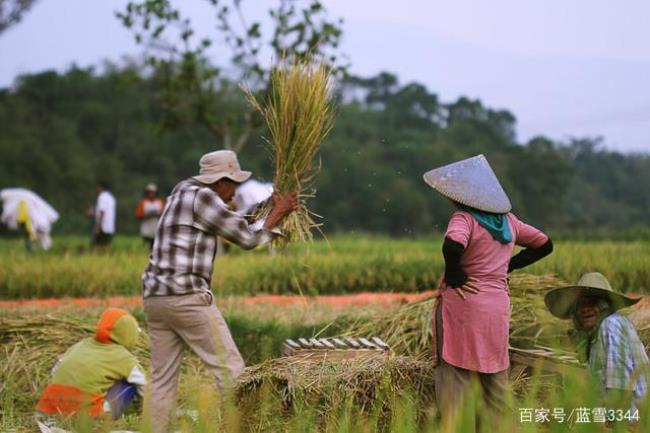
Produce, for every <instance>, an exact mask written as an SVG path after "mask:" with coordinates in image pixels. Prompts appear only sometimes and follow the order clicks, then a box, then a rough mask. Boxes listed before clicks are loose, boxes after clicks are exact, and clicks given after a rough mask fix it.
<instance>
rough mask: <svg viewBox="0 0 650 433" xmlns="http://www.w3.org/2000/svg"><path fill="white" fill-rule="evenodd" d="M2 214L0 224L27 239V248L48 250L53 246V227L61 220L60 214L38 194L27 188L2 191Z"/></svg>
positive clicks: (0, 199) (0, 195)
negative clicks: (18, 232)
mask: <svg viewBox="0 0 650 433" xmlns="http://www.w3.org/2000/svg"><path fill="white" fill-rule="evenodd" d="M0 202H1V203H2V213H1V215H0V222H1V223H2V224H4V225H6V226H7V228H9V229H10V230H17V231H20V232H22V233H23V235H24V237H25V248H26V249H27V250H28V251H31V250H32V249H33V248H34V247H38V248H40V249H43V250H47V249H49V248H50V247H51V246H52V238H51V236H50V233H51V231H52V225H53V224H54V223H55V222H56V221H57V220H58V219H59V214H58V212H57V211H56V210H55V209H54V208H53V207H52V206H50V204H49V203H47V202H46V201H45V200H43V199H42V198H41V197H40V196H39V195H38V194H36V193H34V192H33V191H30V190H28V189H25V188H5V189H3V190H0Z"/></svg>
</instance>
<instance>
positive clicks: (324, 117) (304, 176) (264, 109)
mask: <svg viewBox="0 0 650 433" xmlns="http://www.w3.org/2000/svg"><path fill="white" fill-rule="evenodd" d="M245 92H246V95H247V98H248V101H249V102H250V104H251V105H252V106H253V107H254V108H255V109H256V110H257V111H259V113H260V114H261V115H262V117H263V118H264V121H265V122H266V125H267V127H268V129H269V131H270V134H271V142H272V143H271V144H272V146H271V149H272V156H273V161H274V164H275V177H274V180H273V184H274V188H275V191H276V192H277V193H279V194H286V193H290V192H298V194H299V198H300V199H301V200H300V205H299V207H298V209H297V210H296V211H295V212H293V213H292V214H291V215H289V216H287V217H286V218H284V220H283V221H282V223H281V227H280V228H281V229H282V231H283V232H284V233H285V235H286V237H285V238H281V239H279V240H278V242H281V243H283V244H285V245H286V244H287V243H289V242H293V241H296V240H311V239H312V233H311V228H312V227H317V224H316V223H315V222H314V220H313V218H312V215H313V214H312V213H311V212H310V211H309V209H308V208H307V206H306V204H305V200H306V199H308V198H312V197H314V191H313V189H312V181H313V179H314V177H315V175H316V174H317V173H318V166H316V165H314V158H315V156H316V153H317V152H318V148H319V147H320V144H321V142H322V141H323V140H324V139H325V137H326V136H327V134H328V133H329V132H330V130H331V129H332V127H333V125H334V109H333V104H332V101H331V98H330V69H329V68H328V67H327V66H326V65H325V64H322V63H321V64H318V65H315V64H313V63H312V62H311V60H309V59H307V60H294V61H293V62H289V61H287V60H284V61H282V62H280V64H279V65H278V66H276V67H275V69H274V70H273V72H272V75H271V82H270V95H269V98H268V100H267V101H266V102H259V101H258V100H257V99H256V98H255V96H254V95H253V94H252V92H251V91H250V90H246V89H245ZM270 210H271V204H269V205H268V206H266V207H265V208H264V209H262V210H261V211H260V213H259V214H258V216H259V217H264V216H265V215H267V214H268V212H269V211H270Z"/></svg>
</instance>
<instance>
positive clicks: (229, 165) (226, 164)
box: [194, 150, 251, 185]
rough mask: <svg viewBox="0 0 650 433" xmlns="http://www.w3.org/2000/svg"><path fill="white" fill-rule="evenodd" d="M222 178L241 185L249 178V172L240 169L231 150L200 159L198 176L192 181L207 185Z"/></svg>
mask: <svg viewBox="0 0 650 433" xmlns="http://www.w3.org/2000/svg"><path fill="white" fill-rule="evenodd" d="M224 177H225V178H228V179H231V180H233V181H235V182H237V183H242V182H245V181H247V180H248V178H249V177H251V172H250V171H244V170H242V169H241V167H240V166H239V160H238V159H237V154H236V153H235V152H233V151H232V150H217V151H214V152H210V153H206V154H205V155H203V156H202V157H201V159H200V160H199V174H198V175H197V176H194V179H196V180H198V181H199V182H201V183H205V184H208V185H209V184H212V183H215V182H216V181H218V180H220V179H223V178H224Z"/></svg>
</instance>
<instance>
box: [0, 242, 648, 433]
mask: <svg viewBox="0 0 650 433" xmlns="http://www.w3.org/2000/svg"><path fill="white" fill-rule="evenodd" d="M116 241H117V242H116V243H115V244H114V248H113V251H112V252H111V253H110V254H108V255H103V256H98V255H92V254H89V253H87V252H86V251H84V248H85V246H86V245H85V243H86V240H85V239H82V238H74V237H70V238H65V239H58V242H57V244H56V247H55V249H54V250H53V251H50V252H46V253H37V254H31V255H28V254H26V253H25V252H23V251H22V245H21V244H20V242H19V241H12V240H2V241H0V258H1V260H2V266H1V267H0V301H2V302H5V303H6V304H5V305H7V307H5V308H2V307H1V305H3V304H2V303H0V345H1V348H0V404H1V405H2V406H1V408H0V411H1V420H0V431H1V432H5V431H6V432H16V433H22V432H30V431H34V426H33V422H32V418H31V413H32V408H33V406H34V403H35V401H36V398H37V396H38V393H39V392H40V390H41V389H42V388H43V386H44V384H45V383H46V381H47V377H48V374H49V370H50V368H51V367H52V365H53V363H54V361H55V359H56V357H57V355H59V354H60V353H61V352H62V351H64V350H65V348H67V347H68V346H70V345H71V344H73V343H74V342H76V341H78V340H79V339H81V338H83V337H84V336H87V335H89V334H90V333H91V332H92V329H93V326H94V322H95V321H96V319H97V317H98V316H99V314H100V312H101V311H102V309H103V307H104V305H108V303H111V302H116V303H117V304H118V305H123V306H124V307H125V308H127V309H129V310H130V311H131V312H132V313H133V314H134V316H135V317H136V318H137V319H138V321H139V322H140V324H141V326H142V327H143V328H144V329H146V323H145V321H144V315H143V313H142V310H141V307H140V302H139V300H138V296H139V291H140V289H139V274H140V273H141V271H142V269H143V268H144V266H145V264H146V261H147V252H146V250H145V249H144V248H143V247H141V245H140V243H139V241H138V240H137V239H132V238H118V239H116ZM649 257H650V242H644V241H640V242H613V241H599V242H577V241H573V242H570V241H562V242H557V243H556V249H555V252H554V254H553V255H552V256H551V257H549V258H548V259H546V260H545V261H544V262H542V263H540V264H538V265H535V266H533V267H531V268H529V269H527V270H526V273H516V274H514V275H513V276H511V280H510V286H511V287H510V289H511V301H512V311H511V315H512V327H511V345H512V346H516V347H520V348H533V347H538V346H545V347H553V348H556V349H558V350H559V349H562V350H564V349H567V346H566V341H565V340H566V339H565V337H564V336H565V335H566V330H567V329H568V328H567V326H568V323H566V322H561V321H558V320H555V319H554V318H553V317H552V316H550V314H549V313H548V312H547V311H546V309H545V308H544V306H543V302H542V298H543V294H544V293H545V291H546V290H547V289H548V288H549V287H553V286H557V285H563V284H565V283H566V282H568V281H572V280H575V279H577V278H578V277H579V275H580V274H581V273H582V272H584V271H594V270H596V271H600V272H602V273H604V274H605V275H606V276H608V278H610V281H611V282H612V284H613V285H614V286H615V287H620V288H622V289H623V290H625V291H627V292H634V293H645V292H646V291H647V290H648V288H649V287H648V282H650V278H649V276H648V264H647V263H648V261H649V260H648V258H649ZM215 269H216V270H215V281H214V286H213V290H214V292H215V293H216V294H217V298H218V306H219V308H220V309H221V311H222V312H223V313H224V317H225V319H226V321H227V322H228V324H229V326H230V328H231V330H232V333H233V336H234V339H235V341H236V342H237V345H238V347H239V348H240V350H241V352H242V354H243V356H244V358H245V360H246V364H247V366H248V368H247V370H246V372H245V373H244V375H243V376H242V377H241V378H240V381H239V383H238V386H237V389H236V392H235V393H234V395H232V396H230V397H231V398H230V399H228V400H227V401H226V403H225V404H224V405H218V404H217V403H216V400H215V398H216V397H215V395H214V393H213V390H212V388H211V387H210V386H209V384H210V383H211V379H210V378H209V377H208V376H207V374H206V372H205V371H204V370H203V367H202V366H201V364H200V362H199V361H198V360H197V359H196V358H195V357H194V356H191V355H189V354H187V355H186V357H185V361H184V366H183V371H182V374H181V380H180V388H179V400H178V410H177V413H176V415H177V417H176V421H175V424H174V431H181V432H188V433H190V432H197V433H199V432H200V433H203V432H213V431H227V432H275V431H278V432H291V433H293V432H296V433H298V432H323V433H330V432H331V433H335V432H336V433H339V432H341V433H344V432H350V433H352V432H368V433H370V432H395V433H415V432H436V433H437V432H441V433H443V432H444V433H447V432H470V431H472V429H471V425H472V424H473V419H474V418H473V415H472V413H473V412H478V413H479V414H482V418H481V419H482V420H483V421H482V422H483V423H484V425H489V426H490V427H489V430H494V431H508V432H510V431H512V432H522V433H528V432H531V433H532V432H565V431H571V432H585V433H586V432H601V431H602V432H605V431H606V432H611V431H615V432H616V431H620V432H623V431H628V430H627V426H626V425H623V424H620V425H614V426H613V427H607V426H606V425H605V423H596V422H589V423H583V422H577V418H576V415H575V413H576V411H579V410H581V409H585V410H586V409H591V408H597V407H598V405H599V402H598V400H597V396H598V394H597V393H596V392H594V391H593V388H592V387H593V384H592V383H590V381H589V380H588V379H586V377H585V376H584V375H583V374H577V373H567V374H564V375H562V376H560V375H556V374H549V373H548V372H542V371H541V370H538V369H535V368H532V369H531V368H527V369H525V370H524V369H521V368H520V369H518V370H512V371H511V381H512V388H513V392H512V398H511V400H510V401H509V403H508V406H509V407H508V408H506V409H505V412H504V414H503V415H501V416H497V415H495V414H493V413H485V412H484V408H482V407H481V405H480V404H479V402H478V400H471V401H468V402H467V406H465V407H466V408H467V410H466V411H463V412H462V413H461V414H460V415H459V417H458V418H457V419H456V420H455V422H454V424H453V425H451V426H442V425H441V424H440V421H439V420H438V412H437V408H436V404H435V396H434V394H435V392H434V391H435V389H434V381H433V377H434V371H435V370H434V368H433V366H432V364H431V362H430V354H431V312H432V311H431V310H432V305H433V298H432V296H433V295H435V292H432V291H431V289H432V288H434V287H435V284H436V281H437V279H438V277H439V275H440V272H441V270H442V262H441V258H440V243H439V241H438V240H435V239H433V238H432V239H431V240H417V241H416V240H391V239H384V238H371V237H344V238H334V239H330V241H329V242H324V241H318V242H315V243H313V244H311V245H309V246H308V247H304V246H301V245H293V246H291V247H290V248H289V249H288V250H287V251H286V252H285V253H283V254H279V253H270V252H269V251H268V250H264V249H262V250H259V251H255V252H252V253H240V252H238V251H236V250H235V251H232V253H231V254H230V255H228V256H225V257H220V258H218V259H217V263H216V266H215ZM361 292H375V294H365V293H361ZM377 292H381V293H385V295H383V296H385V298H386V300H389V301H386V302H381V301H380V299H382V298H381V296H382V295H377V294H376V293H377ZM388 292H403V293H402V294H398V293H395V294H389V293H388ZM346 293H347V294H348V295H345V296H338V297H328V296H326V295H331V294H346ZM263 294H266V295H267V296H262V295H263ZM277 294H298V295H299V296H294V297H290V298H289V297H283V296H275V295H277ZM116 295H124V297H122V298H116V297H115V296H116ZM268 295H272V296H268ZM301 295H302V296H301ZM314 295H320V296H314ZM351 295H353V296H351ZM77 296H84V297H99V298H105V299H103V300H101V299H100V300H96V301H93V302H90V300H85V301H84V302H81V303H75V302H74V301H73V300H69V301H66V302H54V301H47V302H44V301H36V302H32V303H23V304H16V303H12V304H9V303H7V301H9V300H14V301H16V300H17V301H20V300H21V299H22V300H26V299H28V298H43V297H54V298H71V297H77ZM12 302H13V301H12ZM21 302H24V301H21ZM647 305H648V303H647V302H643V303H641V304H639V306H638V307H635V308H633V309H630V311H627V312H626V313H628V314H629V315H630V317H631V319H632V320H633V322H634V323H635V325H636V326H637V329H639V333H640V336H641V338H642V340H643V342H644V344H645V345H646V350H647V349H648V348H650V314H649V313H650V310H649V309H648V308H647ZM346 335H347V336H354V335H356V336H364V335H367V336H370V335H377V336H380V337H381V338H383V339H384V340H385V341H386V342H388V343H389V344H390V345H391V348H392V351H393V352H392V355H391V356H390V357H388V358H386V359H366V360H350V361H345V362H338V363H331V362H330V363H328V362H313V361H309V360H305V359H301V358H282V357H279V355H280V347H281V344H282V341H283V340H284V339H286V338H297V337H311V336H321V337H322V336H325V337H330V336H346ZM136 355H137V356H138V357H139V358H140V359H141V361H142V363H143V365H144V366H145V369H147V371H149V350H148V341H147V338H146V333H145V335H144V336H143V338H142V339H141V341H140V342H139V344H138V347H137V349H136ZM515 373H516V374H515ZM215 408H217V409H216V410H215ZM556 409H557V410H559V409H562V410H563V411H565V412H566V416H567V417H569V415H570V414H572V416H573V419H567V420H565V421H566V422H564V421H563V422H559V421H558V418H557V417H554V415H557V414H558V413H559V412H556V411H555V410H556ZM544 410H546V412H544ZM540 411H541V412H540ZM540 413H541V415H540ZM544 414H546V415H547V416H548V421H545V419H546V418H543V417H542V418H543V420H542V421H535V419H536V417H539V416H542V415H544ZM528 415H530V416H531V418H530V419H531V421H530V422H529V421H528V418H527V417H528ZM77 427H78V428H77V431H90V430H89V428H87V427H79V426H77ZM484 428H485V427H484ZM111 429H112V430H138V431H143V432H146V431H148V430H147V425H146V410H145V416H144V417H142V416H141V412H140V410H139V408H136V409H135V410H134V411H133V412H131V413H130V414H129V415H128V416H127V417H125V418H123V419H121V420H119V421H117V422H116V423H114V424H111V425H105V426H103V427H102V428H96V429H95V430H94V431H107V430H111ZM636 429H637V430H636V431H637V432H645V431H650V408H649V407H643V408H641V412H640V422H639V424H638V425H637V426H636Z"/></svg>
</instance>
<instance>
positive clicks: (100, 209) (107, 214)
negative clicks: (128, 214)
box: [95, 191, 115, 235]
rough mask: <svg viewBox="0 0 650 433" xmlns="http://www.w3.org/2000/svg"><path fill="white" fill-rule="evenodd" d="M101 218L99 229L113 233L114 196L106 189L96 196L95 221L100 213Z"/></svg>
mask: <svg viewBox="0 0 650 433" xmlns="http://www.w3.org/2000/svg"><path fill="white" fill-rule="evenodd" d="M102 213H103V214H104V216H103V218H102V225H101V227H100V228H101V230H102V232H103V233H106V234H109V235H112V234H113V233H115V197H113V194H111V193H110V192H108V191H102V192H101V193H100V194H99V195H98V196H97V205H96V206H95V221H99V216H100V214H102Z"/></svg>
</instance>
